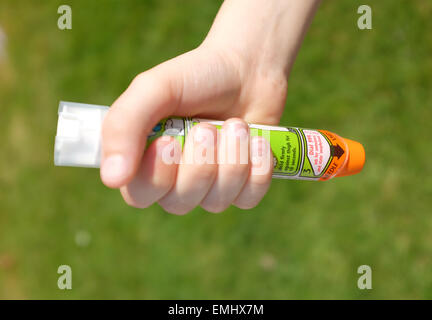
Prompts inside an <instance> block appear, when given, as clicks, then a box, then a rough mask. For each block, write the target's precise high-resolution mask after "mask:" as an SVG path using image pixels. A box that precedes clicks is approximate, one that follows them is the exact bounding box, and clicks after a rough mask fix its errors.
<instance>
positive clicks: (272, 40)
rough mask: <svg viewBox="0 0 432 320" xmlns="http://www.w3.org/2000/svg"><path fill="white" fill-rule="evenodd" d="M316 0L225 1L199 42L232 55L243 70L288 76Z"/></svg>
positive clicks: (317, 1) (314, 8)
mask: <svg viewBox="0 0 432 320" xmlns="http://www.w3.org/2000/svg"><path fill="white" fill-rule="evenodd" d="M319 2H320V0H272V1H268V0H225V2H224V4H223V5H222V7H221V9H220V11H219V13H218V15H217V17H216V19H215V21H214V23H213V26H212V28H211V30H210V32H209V34H208V35H207V37H206V39H205V41H204V43H203V45H204V46H216V47H218V48H223V49H224V50H227V51H230V52H231V53H230V54H232V55H236V56H237V57H238V59H239V60H240V61H241V62H242V64H243V65H244V66H245V68H246V69H248V68H254V69H256V70H257V72H264V73H266V74H267V73H270V74H275V75H280V74H282V75H283V76H285V78H286V79H287V78H288V75H289V72H290V70H291V67H292V65H293V63H294V60H295V57H296V55H297V52H298V50H299V48H300V45H301V41H302V39H303V37H304V34H305V31H306V29H307V27H308V25H309V22H310V20H311V18H312V16H313V14H314V12H315V10H316V8H317V6H318V4H319Z"/></svg>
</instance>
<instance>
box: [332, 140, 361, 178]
mask: <svg viewBox="0 0 432 320" xmlns="http://www.w3.org/2000/svg"><path fill="white" fill-rule="evenodd" d="M343 139H344V141H345V143H346V145H347V147H348V159H347V161H346V163H345V165H344V166H343V167H342V168H341V169H340V170H339V172H338V173H337V174H336V177H344V176H350V175H353V174H356V173H359V172H360V171H361V170H362V169H363V166H364V163H365V158H366V156H365V151H364V148H363V146H362V144H361V143H359V142H357V141H354V140H350V139H345V138H343Z"/></svg>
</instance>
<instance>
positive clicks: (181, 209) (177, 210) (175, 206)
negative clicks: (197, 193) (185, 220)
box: [158, 199, 192, 216]
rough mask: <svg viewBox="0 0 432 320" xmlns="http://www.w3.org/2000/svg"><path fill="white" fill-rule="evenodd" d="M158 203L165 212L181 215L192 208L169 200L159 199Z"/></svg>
mask: <svg viewBox="0 0 432 320" xmlns="http://www.w3.org/2000/svg"><path fill="white" fill-rule="evenodd" d="M158 203H159V205H160V206H161V207H162V209H164V210H165V211H166V212H168V213H171V214H175V215H178V216H183V215H185V214H187V213H188V212H189V211H191V210H192V208H189V207H188V206H185V205H182V204H181V203H179V202H171V201H169V202H168V201H167V200H164V199H161V200H159V201H158Z"/></svg>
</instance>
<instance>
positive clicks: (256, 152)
mask: <svg viewBox="0 0 432 320" xmlns="http://www.w3.org/2000/svg"><path fill="white" fill-rule="evenodd" d="M269 148H270V145H269V143H268V141H267V140H265V139H259V138H255V139H252V141H251V162H252V174H253V175H261V174H266V173H267V172H268V170H270V169H271V163H270V161H271V157H269V154H268V152H270V150H269Z"/></svg>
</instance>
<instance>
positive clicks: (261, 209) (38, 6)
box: [0, 0, 432, 299]
mask: <svg viewBox="0 0 432 320" xmlns="http://www.w3.org/2000/svg"><path fill="white" fill-rule="evenodd" d="M63 3H64V2H63V1H44V2H35V1H25V0H20V1H12V0H6V1H2V2H1V3H0V27H1V28H3V29H4V31H5V33H6V35H7V38H8V42H7V55H8V56H7V58H6V59H4V60H3V61H2V62H0V136H1V138H0V141H1V155H0V166H1V169H0V298H3V299H4V298H41V299H43V298H56V299H71V298H114V299H119V298H121V299H123V298H132V299H133V298H151V299H158V298H180V299H184V298H190V299H195V298H196V299H198V298H201V299H207V298H254V299H255V298H276V299H286V298H299V299H308V298H324V299H330V298H346V299H353V298H360V299H361V298H396V299H400V298H409V299H410V298H432V273H431V271H430V270H431V263H432V219H431V218H430V214H431V209H432V181H431V176H432V169H431V164H430V158H431V156H432V152H431V149H430V147H431V143H430V128H431V125H430V123H431V120H432V109H431V102H432V99H431V98H432V96H431V87H432V80H431V76H432V56H431V52H432V33H430V32H429V31H430V30H432V20H431V19H430V17H431V16H432V2H430V1H426V0H416V1H406V0H405V1H404V0H382V1H379V2H375V1H371V2H370V3H369V5H371V7H372V9H373V30H371V31H360V30H359V29H358V28H357V25H356V21H357V18H358V14H357V13H356V12H357V7H358V6H359V5H360V4H359V3H357V2H355V1H342V2H330V1H329V2H327V1H325V2H324V3H323V5H322V6H321V8H320V9H319V11H318V14H317V16H316V18H315V20H314V22H313V24H312V26H311V28H310V30H309V32H308V34H307V37H306V40H305V42H304V44H303V46H302V49H301V50H300V53H299V57H298V60H297V61H296V64H295V66H294V69H293V72H292V75H291V78H290V82H289V94H288V100H287V108H286V112H285V114H284V117H283V120H282V123H283V124H286V125H293V126H301V127H310V128H323V129H327V130H331V131H334V132H336V133H339V134H341V135H343V136H345V137H348V138H353V139H355V140H358V141H360V142H362V143H363V144H364V146H365V149H366V153H367V163H366V166H365V169H364V171H363V172H362V173H361V174H359V175H357V176H352V177H347V178H343V179H334V180H332V181H329V182H325V183H308V182H301V181H274V182H273V184H272V187H271V189H270V191H269V193H268V195H267V196H266V197H265V199H264V200H263V202H262V203H261V204H260V205H259V206H258V207H257V208H256V209H254V210H252V211H250V212H243V211H240V210H237V209H235V208H230V209H229V210H227V211H226V212H224V213H223V214H220V215H213V214H208V213H205V212H204V211H203V210H200V209H197V210H195V211H194V212H192V213H190V214H189V215H187V216H185V217H177V216H173V215H168V214H166V213H164V212H163V210H162V209H161V208H159V207H158V206H153V207H151V208H149V209H147V210H138V209H133V208H129V207H127V206H126V205H125V204H124V203H123V201H122V199H121V197H120V195H119V194H118V192H116V191H113V190H109V189H107V188H105V187H104V186H103V185H102V184H101V182H100V180H99V175H98V171H97V170H92V169H76V168H59V167H54V166H53V158H52V155H53V143H54V136H55V131H56V120H57V105H58V101H59V100H61V99H62V100H69V101H80V102H88V103H96V104H105V105H109V104H111V103H112V101H113V100H114V99H115V98H116V97H117V96H118V95H119V94H120V93H121V92H122V90H124V88H125V87H126V86H127V85H128V83H129V81H130V80H131V79H132V78H133V77H134V75H135V74H137V73H138V72H140V71H143V70H145V69H148V68H150V67H152V66H153V65H155V64H157V63H160V62H162V61H164V60H166V59H168V58H171V57H174V56H175V55H178V54H180V53H183V52H185V51H187V50H190V49H192V48H194V47H195V46H197V45H198V44H199V43H200V41H201V40H202V39H203V37H204V36H205V34H206V32H207V30H208V28H209V27H210V25H211V22H212V19H213V17H214V15H215V14H216V12H217V10H218V6H219V4H220V1H216V0H212V1H199V0H183V1H180V0H177V1H172V0H158V1H156V0H149V1H129V0H128V1H121V2H120V1H114V0H109V1H108V0H105V1H103V2H100V1H98V2H96V1H68V3H67V4H69V5H71V7H72V10H73V29H72V30H70V31H60V30H58V29H57V19H58V14H57V8H58V6H59V5H61V4H63ZM80 233H86V234H89V235H90V236H91V241H90V243H89V244H88V245H87V246H78V245H77V244H76V241H75V238H76V236H77V234H80ZM62 264H68V265H70V266H71V267H72V270H73V289H72V290H70V291H61V290H59V289H58V288H57V277H58V274H57V268H58V266H59V265H62ZM362 264H367V265H370V266H371V267H372V270H373V290H370V291H361V290H359V289H357V278H358V275H357V273H356V271H357V267H358V266H359V265H362Z"/></svg>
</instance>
